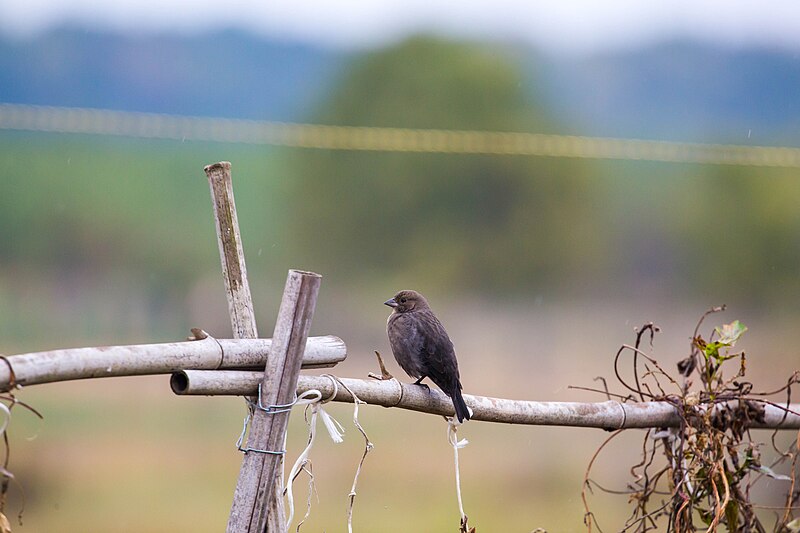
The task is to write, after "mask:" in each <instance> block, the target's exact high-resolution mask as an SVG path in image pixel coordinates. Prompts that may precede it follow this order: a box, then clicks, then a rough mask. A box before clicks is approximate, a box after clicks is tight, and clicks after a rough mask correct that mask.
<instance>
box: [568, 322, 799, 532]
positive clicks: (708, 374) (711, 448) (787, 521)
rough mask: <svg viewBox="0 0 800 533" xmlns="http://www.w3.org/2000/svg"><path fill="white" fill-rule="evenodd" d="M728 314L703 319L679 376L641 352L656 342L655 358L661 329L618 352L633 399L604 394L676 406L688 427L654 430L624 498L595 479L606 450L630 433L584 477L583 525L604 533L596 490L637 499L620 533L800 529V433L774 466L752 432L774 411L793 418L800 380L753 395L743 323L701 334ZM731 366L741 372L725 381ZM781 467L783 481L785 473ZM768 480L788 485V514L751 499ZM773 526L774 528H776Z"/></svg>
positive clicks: (639, 334)
mask: <svg viewBox="0 0 800 533" xmlns="http://www.w3.org/2000/svg"><path fill="white" fill-rule="evenodd" d="M724 309H725V307H724V306H722V307H715V308H712V309H710V310H708V311H707V312H706V313H704V314H703V316H702V317H701V318H700V320H699V321H698V323H697V327H696V328H695V331H694V334H693V335H692V342H691V351H690V353H689V355H688V356H687V357H686V358H685V359H683V360H682V361H680V362H679V363H678V365H677V368H678V374H677V376H673V375H671V374H670V373H668V372H667V371H665V370H664V369H663V368H662V367H661V366H660V365H659V363H658V362H657V361H656V359H655V358H654V357H653V356H652V353H651V354H648V353H646V352H645V351H644V350H643V349H642V342H643V339H645V338H647V339H648V340H649V349H650V351H651V352H652V349H653V339H654V337H655V334H656V333H657V332H658V331H659V329H658V327H657V326H655V325H654V324H653V323H647V324H644V325H643V326H642V327H641V328H639V329H638V330H637V331H636V339H635V342H634V344H633V345H623V346H622V347H621V348H620V349H619V351H618V352H617V353H616V356H615V358H614V373H615V376H616V380H617V383H618V384H619V385H620V386H622V387H623V388H624V389H625V393H624V394H614V393H611V392H609V391H608V388H607V386H606V387H605V390H604V391H603V392H604V394H606V395H609V396H610V395H613V396H615V397H618V398H620V399H621V401H666V402H669V403H671V404H673V405H675V407H676V408H677V410H678V411H679V412H680V413H681V421H682V422H681V425H680V427H678V428H663V429H659V430H647V431H646V433H645V435H644V439H643V441H642V447H641V458H640V459H639V461H638V462H637V463H636V464H634V465H633V466H632V467H631V468H630V474H631V480H630V481H629V482H628V484H627V487H626V488H625V489H624V490H610V489H607V488H605V487H603V486H601V485H600V484H599V483H597V482H596V481H594V480H593V479H592V478H591V477H590V474H591V470H592V466H593V465H594V463H595V461H596V459H597V457H598V455H599V454H600V452H601V450H603V449H604V448H605V447H606V446H607V445H608V444H609V442H610V441H611V440H613V438H614V437H616V436H617V435H619V434H620V433H621V432H622V431H626V430H620V431H617V432H615V433H614V434H613V435H611V436H610V437H609V438H608V439H606V440H605V441H604V442H603V444H602V445H601V446H600V447H599V448H598V450H597V452H596V453H595V455H594V456H593V457H592V459H591V461H590V463H589V465H588V467H587V469H586V473H585V476H584V484H583V490H582V499H583V503H584V508H585V516H584V523H585V524H586V526H587V529H588V530H589V531H592V530H593V529H596V530H598V531H601V529H600V527H599V525H598V523H597V519H596V514H595V513H594V512H593V511H592V510H591V509H590V506H589V497H588V495H589V493H590V492H591V491H592V490H593V487H595V488H597V489H598V490H601V491H604V492H607V493H612V494H624V495H626V496H627V497H628V499H629V502H630V503H631V505H632V511H631V514H630V516H629V517H628V519H627V520H626V522H625V523H624V524H623V525H622V527H620V528H619V529H618V530H619V531H625V532H628V531H630V532H637V533H644V532H647V531H664V530H667V531H671V532H679V533H689V532H695V531H708V532H713V531H717V530H719V528H720V526H723V527H724V528H725V529H726V530H727V531H743V532H758V533H766V532H767V531H773V532H776V533H778V532H787V533H789V532H790V533H796V532H798V531H800V518H798V516H800V513H799V512H798V511H800V489H798V485H800V483H798V466H800V465H799V464H798V456H800V434H798V437H797V439H795V441H794V442H792V443H791V445H790V446H789V447H788V449H785V450H781V449H779V447H778V445H777V444H776V442H775V435H776V434H777V430H776V431H775V432H774V433H773V435H772V439H771V447H772V449H773V450H774V451H775V453H776V454H777V459H775V460H774V461H773V462H772V463H771V464H769V465H768V466H767V465H765V464H763V463H762V448H763V447H764V443H762V442H758V441H756V440H754V437H753V435H752V434H751V431H750V427H751V425H752V423H753V422H757V421H763V417H764V409H765V405H766V404H769V405H773V406H776V407H779V408H781V409H783V410H784V413H785V414H786V415H788V414H789V413H790V412H792V411H790V410H789V408H788V406H789V404H790V402H791V397H792V386H793V385H795V384H797V383H800V372H794V373H793V374H792V375H791V376H790V377H789V378H788V379H787V382H786V385H784V386H783V387H781V388H780V389H778V390H774V391H768V392H753V388H754V387H753V384H752V383H751V382H749V381H746V380H745V372H746V361H747V359H746V357H745V353H744V352H743V351H739V352H735V351H733V348H734V346H735V344H736V342H737V341H738V340H739V338H740V337H741V336H742V334H744V332H745V331H746V330H747V328H746V327H745V326H744V325H743V324H741V323H740V322H739V321H738V320H737V321H734V322H732V323H730V324H726V325H723V326H721V327H717V328H714V329H713V330H712V331H711V333H710V334H709V335H708V337H707V338H704V337H703V336H702V335H701V334H700V328H701V326H702V323H703V321H704V319H705V318H706V317H707V316H708V315H710V314H712V313H716V312H719V311H723V310H724ZM626 354H630V355H632V357H631V360H630V361H631V373H632V376H633V378H632V380H631V379H630V378H625V377H623V375H622V374H623V373H622V372H621V366H622V359H623V355H626ZM723 367H724V369H725V371H727V372H728V373H729V374H730V373H731V372H730V371H731V370H732V371H733V374H732V375H731V376H730V377H726V376H725V374H723ZM603 381H604V383H605V380H603ZM695 382H696V383H697V386H695ZM598 392H600V391H598ZM778 395H785V401H786V403H785V404H784V403H783V398H781V399H780V400H771V399H769V398H771V397H776V396H778ZM627 431H630V430H627ZM778 467H780V468H781V471H782V472H783V473H776V471H775V470H774V469H776V468H778ZM765 477H769V478H772V479H774V480H777V481H778V482H780V483H785V484H786V492H785V499H784V505H783V506H782V507H778V508H775V507H772V508H768V507H766V506H762V505H758V504H757V503H756V502H754V501H753V500H752V499H751V492H752V489H753V487H754V486H755V485H756V484H757V483H758V482H759V481H760V480H762V479H764V478H765ZM761 511H764V512H761ZM766 511H772V512H766ZM770 517H772V518H770ZM768 521H770V522H772V525H771V527H769V528H768V527H767V525H766V522H768Z"/></svg>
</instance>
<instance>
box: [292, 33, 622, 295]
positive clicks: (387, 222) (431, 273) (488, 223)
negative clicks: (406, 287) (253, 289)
mask: <svg viewBox="0 0 800 533" xmlns="http://www.w3.org/2000/svg"><path fill="white" fill-rule="evenodd" d="M523 79H524V78H523V73H522V71H521V69H520V68H519V67H518V66H517V65H516V64H515V63H514V62H513V61H512V60H511V59H510V56H509V55H508V54H506V53H504V52H503V51H502V50H500V49H487V48H486V47H479V46H477V45H471V44H462V43H451V42H444V41H439V40H435V39H431V38H422V37H419V38H414V39H411V40H408V41H406V42H404V43H401V44H400V45H398V46H396V47H393V48H389V49H385V50H381V51H378V52H374V53H370V54H367V55H366V56H365V57H363V58H361V59H358V60H357V61H355V63H354V64H353V65H352V68H351V70H350V71H349V72H348V73H347V75H346V76H345V77H344V78H343V79H342V80H341V82H340V84H339V86H338V88H337V89H336V90H335V91H334V94H333V95H332V96H331V98H330V100H329V101H326V102H325V104H324V107H323V108H322V111H320V112H319V113H318V115H317V116H315V117H314V118H313V120H315V121H321V122H325V123H331V124H343V125H358V126H387V127H409V128H445V129H468V130H495V131H548V130H552V129H553V126H552V121H551V120H550V119H549V118H547V116H546V112H545V111H544V110H543V109H542V108H541V107H539V106H538V105H536V103H534V102H530V101H528V99H527V97H526V95H527V94H528V93H529V92H530V91H528V90H527V89H526V88H525V87H523ZM525 83H527V82H525ZM294 161H295V165H294V167H293V169H294V179H293V182H292V186H293V189H292V190H293V194H292V201H293V208H292V209H291V210H290V212H291V214H292V217H293V221H292V224H291V226H290V227H291V228H292V230H293V231H294V232H295V233H294V235H295V238H294V240H293V241H294V243H295V244H296V245H297V246H299V247H302V250H298V254H300V255H302V256H303V257H305V258H307V259H308V260H310V261H311V262H312V263H314V264H320V265H322V266H321V268H322V270H323V271H324V270H326V269H334V268H342V267H344V268H347V269H353V270H354V271H355V272H358V273H361V274H364V273H370V272H373V273H375V274H376V275H383V276H384V277H385V276H386V273H387V272H388V273H390V275H391V274H395V275H396V274H397V273H398V272H402V273H403V275H405V276H407V277H408V278H414V277H417V278H422V279H425V280H426V281H428V282H430V283H432V284H436V285H437V286H440V287H441V286H444V287H456V288H459V287H471V288H472V289H473V290H480V291H498V290H499V291H507V290H509V291H510V290H511V289H515V290H516V289H518V288H520V286H521V287H523V288H525V287H527V288H530V287H534V286H541V285H542V284H544V283H552V282H565V283H571V282H572V280H574V276H575V275H576V274H578V273H579V272H580V271H581V270H582V269H584V268H585V264H586V263H592V264H595V265H598V264H601V263H603V260H604V256H605V250H606V249H607V243H606V242H605V238H604V233H603V226H602V224H600V225H598V224H597V222H598V220H599V219H600V216H601V214H600V212H599V209H598V208H599V207H600V205H599V204H598V203H597V202H596V201H595V200H596V199H597V198H600V197H602V194H603V189H604V188H605V187H604V185H603V184H602V183H600V182H598V181H596V180H594V179H592V178H591V177H590V173H589V169H588V166H587V165H586V163H584V162H579V161H568V160H554V159H543V158H527V157H503V156H481V155H470V156H464V155H450V154H408V153H369V152H344V151H340V152H334V151H313V152H310V151H307V152H302V155H301V156H298V157H296V159H294ZM379 273H380V274H379ZM568 279H569V280H570V281H567V280H568Z"/></svg>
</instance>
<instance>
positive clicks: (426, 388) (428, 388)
mask: <svg viewBox="0 0 800 533" xmlns="http://www.w3.org/2000/svg"><path fill="white" fill-rule="evenodd" d="M427 377H428V376H422V377H420V378H419V379H418V380H417V381H415V382H414V385H419V386H420V387H424V388H425V390H426V391H428V392H430V391H431V388H430V387H429V386H428V384H427V383H422V380H423V379H425V378H427Z"/></svg>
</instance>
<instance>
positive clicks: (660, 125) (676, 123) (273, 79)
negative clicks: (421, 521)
mask: <svg viewBox="0 0 800 533" xmlns="http://www.w3.org/2000/svg"><path fill="white" fill-rule="evenodd" d="M529 52H530V51H529V50H519V51H518V54H517V57H521V58H523V59H522V61H523V62H524V63H526V65H525V66H526V68H528V69H529V70H530V72H531V79H532V80H533V82H532V84H531V87H530V93H531V94H536V95H539V96H540V97H542V98H545V99H546V100H547V102H546V103H547V105H548V106H549V107H550V108H551V109H552V110H553V115H554V116H555V118H556V119H560V120H561V122H562V123H563V124H564V128H565V129H567V130H568V131H570V132H573V133H578V134H580V133H585V134H594V135H611V136H620V137H643V138H659V139H680V140H698V141H714V142H734V143H748V142H750V143H755V144H768V143H783V144H800V119H799V118H798V117H800V57H799V56H798V55H797V54H793V53H790V52H785V51H778V50H767V49H740V50H736V49H727V48H719V47H713V46H711V45H707V44H699V43H692V42H672V43H662V44H660V45H657V46H653V47H650V48H646V49H641V50H635V51H630V52H620V53H615V54H605V55H599V56H595V57H589V58H554V57H550V58H542V56H541V55H540V54H538V53H529ZM533 57H535V58H536V59H535V60H533V59H528V58H533ZM348 59H349V58H348V56H347V54H344V53H342V52H338V51H333V50H327V49H322V48H317V47H313V46H308V45H303V44H290V43H285V42H279V41H271V40H267V39H264V38H260V37H256V36H253V35H249V34H246V33H242V32H237V31H227V32H222V33H218V34H215V35H203V36H197V35H195V36H179V35H169V36H168V35H148V36H138V37H133V36H123V35H116V34H108V33H95V32H87V31H83V30H74V29H61V30H58V31H53V32H50V33H47V34H45V35H43V36H41V37H39V38H37V39H35V40H32V41H23V42H16V41H8V40H4V39H3V38H2V37H0V101H5V102H17V103H32V104H45V105H64V106H85V107H105V108H112V109H121V110H136V111H150V112H163V113H176V114H186V115H203V116H224V117H237V118H251V119H269V120H307V119H309V118H310V117H311V115H312V111H313V108H314V106H316V105H319V103H320V102H321V100H322V98H323V97H324V95H325V94H326V91H327V89H328V88H329V87H330V85H331V84H332V83H334V80H335V79H336V76H337V73H339V72H340V71H341V69H342V68H343V65H345V64H346V62H347V60H348ZM748 136H749V137H748Z"/></svg>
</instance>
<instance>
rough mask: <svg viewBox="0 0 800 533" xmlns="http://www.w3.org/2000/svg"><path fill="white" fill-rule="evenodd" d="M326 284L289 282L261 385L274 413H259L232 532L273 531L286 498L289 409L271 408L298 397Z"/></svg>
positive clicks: (294, 278) (299, 278)
mask: <svg viewBox="0 0 800 533" xmlns="http://www.w3.org/2000/svg"><path fill="white" fill-rule="evenodd" d="M321 279H322V277H321V276H320V275H318V274H314V273H313V272H301V271H298V270H290V271H289V275H288V277H287V279H286V288H285V289H284V293H283V299H282V300H281V307H280V311H279V312H278V319H277V321H276V323H275V333H274V334H273V336H272V349H271V351H270V356H269V358H268V360H267V365H266V368H265V371H264V381H263V382H262V384H261V406H262V407H264V408H267V409H271V410H272V411H273V412H265V411H264V410H262V409H255V411H254V412H253V416H252V419H251V421H250V432H249V435H248V439H247V446H246V449H247V450H249V451H247V452H245V455H244V459H243V461H242V469H241V470H240V472H239V480H238V482H237V484H236V492H235V493H234V501H233V507H232V508H231V516H230V519H229V521H228V531H229V532H231V533H232V532H243V531H247V532H249V533H261V532H263V531H264V529H265V527H266V526H267V516H268V513H267V505H268V503H269V502H271V501H272V499H273V498H282V494H279V493H277V490H282V488H281V487H280V485H277V487H278V488H277V490H276V483H275V482H274V480H275V479H276V478H278V477H279V476H278V473H279V470H280V465H281V459H282V455H281V454H280V452H282V451H283V447H284V440H285V437H286V425H287V423H288V421H289V410H288V409H285V410H281V409H280V408H278V409H275V408H271V406H281V405H287V404H290V403H291V402H292V401H293V400H294V398H295V394H296V391H297V378H298V376H299V375H300V365H301V363H302V360H303V352H304V351H305V345H306V339H307V337H308V332H309V329H310V328H311V319H312V318H313V316H314V308H315V306H316V303H317V294H318V292H319V286H320V281H321ZM269 452H278V453H269ZM282 527H285V526H282Z"/></svg>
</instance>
